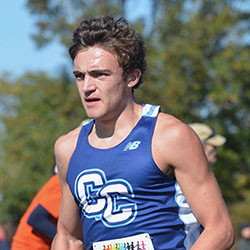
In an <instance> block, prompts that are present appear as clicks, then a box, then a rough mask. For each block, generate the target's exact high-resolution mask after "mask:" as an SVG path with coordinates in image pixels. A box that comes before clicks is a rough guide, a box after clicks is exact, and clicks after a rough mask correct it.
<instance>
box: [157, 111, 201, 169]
mask: <svg viewBox="0 0 250 250" xmlns="http://www.w3.org/2000/svg"><path fill="white" fill-rule="evenodd" d="M196 150H198V151H201V150H202V147H201V142H200V139H199V138H198V136H197V135H196V133H195V132H194V131H193V130H192V128H191V127H190V126H188V125H187V124H185V123H184V122H182V121H180V120H179V119H177V118H176V117H174V116H172V115H169V114H165V113H160V114H159V116H158V119H157V122H156V127H155V132H154V136H153V156H154V159H155V161H156V163H157V164H158V165H159V167H160V168H161V169H162V170H163V171H167V169H168V168H169V166H172V167H176V166H177V165H179V164H178V159H180V157H182V158H186V157H187V156H188V155H192V153H193V152H194V151H196Z"/></svg>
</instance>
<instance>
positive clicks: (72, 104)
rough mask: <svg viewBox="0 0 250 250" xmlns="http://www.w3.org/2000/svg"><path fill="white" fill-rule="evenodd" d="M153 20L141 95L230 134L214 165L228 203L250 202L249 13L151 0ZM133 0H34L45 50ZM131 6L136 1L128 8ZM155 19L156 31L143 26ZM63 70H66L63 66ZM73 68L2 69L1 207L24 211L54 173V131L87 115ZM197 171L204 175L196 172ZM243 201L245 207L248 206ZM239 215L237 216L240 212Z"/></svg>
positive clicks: (217, 2)
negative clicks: (52, 72)
mask: <svg viewBox="0 0 250 250" xmlns="http://www.w3.org/2000/svg"><path fill="white" fill-rule="evenodd" d="M151 1H152V20H149V19H150V18H151V17H148V19H147V20H146V19H145V20H142V19H140V20H139V21H138V20H137V21H136V22H135V23H134V25H135V26H136V27H137V29H138V30H139V31H143V32H144V35H145V39H146V43H147V62H148V71H147V74H146V76H145V82H144V86H142V87H141V88H139V89H138V90H136V92H135V97H136V99H137V101H138V102H144V103H145V102H150V103H154V104H160V105H161V106H162V110H163V111H165V112H168V113H171V114H173V115H175V116H177V117H178V118H180V119H181V120H183V121H184V122H187V123H189V122H206V123H208V124H210V125H211V126H212V127H214V128H215V129H216V131H218V132H219V133H222V134H224V135H225V136H226V137H227V143H226V144H225V145H224V146H223V148H219V159H218V162H217V163H216V165H215V166H214V172H215V175H216V177H217V179H218V182H219V184H220V186H221V189H222V192H223V196H224V198H225V199H226V201H227V203H230V204H231V203H234V206H233V207H232V211H236V209H235V204H236V203H235V202H237V201H240V200H242V201H244V202H248V204H249V203H250V196H249V193H248V192H247V190H248V189H249V186H250V180H249V173H250V156H249V141H250V130H249V124H250V84H249V77H248V75H249V72H250V46H249V44H250V43H249V39H248V40H247V39H245V35H246V34H247V32H248V30H249V24H250V22H249V18H250V15H249V11H247V9H246V8H241V9H239V8H238V6H239V1H232V0H231V1H230V0H229V1H228V0H204V1H202V0H175V1H174V0H167V1H166V0H151ZM127 2H128V1H125V0H121V1H118V0H105V1H98V0H93V1H89V0H81V1H79V0H71V1H70V0H64V1H55V0H40V1H35V0H27V7H28V8H29V10H30V11H31V14H32V15H33V16H34V17H35V18H36V28H37V29H36V31H35V33H34V34H33V38H34V41H35V43H36V45H37V46H38V47H42V46H45V45H46V44H48V43H49V42H51V41H53V40H58V41H60V43H61V44H62V45H64V46H65V47H66V48H68V47H69V45H70V44H71V39H72V31H73V30H74V29H75V28H76V26H77V25H78V24H79V22H80V20H82V19H84V18H87V17H95V16H100V15H113V16H115V17H119V16H121V15H122V13H125V14H126V13H130V12H131V11H134V9H135V8H137V6H136V1H135V5H134V6H132V9H126V6H127V5H126V3H127ZM130 6H131V5H130ZM147 22H150V23H151V24H152V25H151V27H152V28H151V29H150V30H149V29H148V28H147V29H144V30H143V27H145V26H144V24H146V23H147ZM64 72H65V71H64ZM70 82H72V79H70V77H69V76H68V75H67V74H61V75H60V76H55V77H54V78H52V77H49V76H48V75H46V74H44V73H38V74H25V75H24V76H22V77H20V78H19V79H16V80H11V79H10V78H8V77H5V76H2V78H1V86H0V98H1V99H0V121H1V122H2V124H3V127H4V131H3V133H2V137H1V139H0V140H1V141H0V143H1V148H2V152H0V153H1V155H2V157H1V160H0V171H1V172H0V174H1V176H8V178H4V179H3V178H1V180H0V191H1V192H2V193H3V195H4V199H5V200H4V202H1V203H0V206H1V208H0V214H1V216H2V215H10V216H13V215H16V218H19V217H20V215H21V214H22V212H23V211H24V209H25V207H26V206H27V204H28V202H29V201H30V200H31V198H32V196H33V195H34V193H35V192H36V191H37V190H38V189H39V187H40V186H41V185H42V183H44V181H45V180H46V179H47V178H48V175H49V173H50V172H51V168H52V166H53V164H54V161H53V144H54V142H55V140H56V138H57V137H58V136H59V135H61V134H63V133H65V132H66V131H68V130H70V129H72V127H75V126H77V125H78V124H79V122H80V121H81V120H82V119H84V118H85V113H84V111H83V109H82V108H81V105H80V102H79V97H78V94H77V91H76V89H75V86H74V85H73V84H72V85H70V84H68V83H70ZM197 174H198V173H197ZM243 207H244V206H243ZM237 219H239V218H238V217H237Z"/></svg>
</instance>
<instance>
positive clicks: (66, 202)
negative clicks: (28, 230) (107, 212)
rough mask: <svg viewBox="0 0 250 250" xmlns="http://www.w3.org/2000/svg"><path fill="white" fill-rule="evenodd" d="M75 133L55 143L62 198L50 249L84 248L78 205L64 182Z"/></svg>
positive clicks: (73, 249) (74, 141)
mask: <svg viewBox="0 0 250 250" xmlns="http://www.w3.org/2000/svg"><path fill="white" fill-rule="evenodd" d="M76 132H77V131H76ZM77 134H78V133H71V134H68V135H66V136H63V137H60V138H59V139H58V140H57V141H56V143H55V157H56V162H57V166H58V175H59V178H60V185H61V190H62V198H61V205H60V213H59V218H58V222H57V234H56V236H55V238H54V240H53V243H52V250H64V249H70V250H78V249H79V250H80V249H81V250H82V249H85V248H84V245H83V238H82V235H83V234H82V226H81V219H80V216H79V213H78V206H77V204H76V203H75V200H74V198H73V195H72V193H71V191H70V189H69V186H68V184H67V182H66V174H67V169H68V163H69V159H70V157H71V155H72V153H73V150H74V148H75V144H76V139H77V136H76V135H77Z"/></svg>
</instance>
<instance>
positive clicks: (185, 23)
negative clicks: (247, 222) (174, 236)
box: [137, 0, 250, 203]
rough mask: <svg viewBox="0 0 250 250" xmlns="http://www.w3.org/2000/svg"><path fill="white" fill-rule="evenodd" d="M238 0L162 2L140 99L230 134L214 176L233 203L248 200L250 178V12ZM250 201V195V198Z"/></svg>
mask: <svg viewBox="0 0 250 250" xmlns="http://www.w3.org/2000/svg"><path fill="white" fill-rule="evenodd" d="M236 2H237V1H235V2H234V1H224V0H216V1H212V0H205V1H197V0H196V1H181V0H180V1H164V0H163V1H157V11H158V12H157V15H156V16H157V18H156V21H155V26H154V28H153V30H152V32H151V34H150V36H149V37H147V43H148V71H147V76H146V81H145V85H144V88H141V89H140V90H138V93H137V100H139V101H145V99H146V101H147V102H153V103H158V104H161V106H162V108H163V110H165V111H166V112H169V113H172V114H174V115H175V116H177V117H179V118H180V119H181V120H183V121H184V122H187V123H189V122H206V123H208V124H210V125H211V126H212V127H214V128H215V129H216V130H217V131H218V132H219V133H222V134H224V135H225V136H226V137H227V143H226V144H225V146H223V148H222V149H221V148H220V149H219V161H218V162H217V164H216V165H215V166H213V167H214V172H215V174H216V176H217V179H218V181H219V184H220V186H221V189H222V192H223V195H224V198H225V199H226V201H227V202H228V203H229V202H233V201H237V200H241V199H243V200H245V199H247V197H249V196H248V195H247V189H249V185H250V179H249V173H250V156H249V153H248V148H249V141H250V130H249V128H250V126H249V124H250V105H249V104H250V84H249V76H248V75H249V72H250V46H249V44H250V41H249V40H248V41H245V42H243V35H245V34H247V32H248V30H249V26H250V22H249V18H250V14H249V13H248V12H246V11H245V12H244V11H243V9H242V10H239V9H237V6H236ZM248 199H249V198H248Z"/></svg>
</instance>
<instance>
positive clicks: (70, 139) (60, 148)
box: [54, 126, 81, 173]
mask: <svg viewBox="0 0 250 250" xmlns="http://www.w3.org/2000/svg"><path fill="white" fill-rule="evenodd" d="M80 130H81V126H79V127H77V128H75V129H74V130H72V131H70V132H69V133H67V134H65V135H62V136H60V137H59V138H58V139H57V140H56V142H55V145H54V152H55V157H56V163H57V165H58V169H59V172H64V173H66V170H67V166H68V162H69V160H70V157H71V155H72V153H73V152H74V149H75V147H76V143H77V139H78V135H79V133H80Z"/></svg>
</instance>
